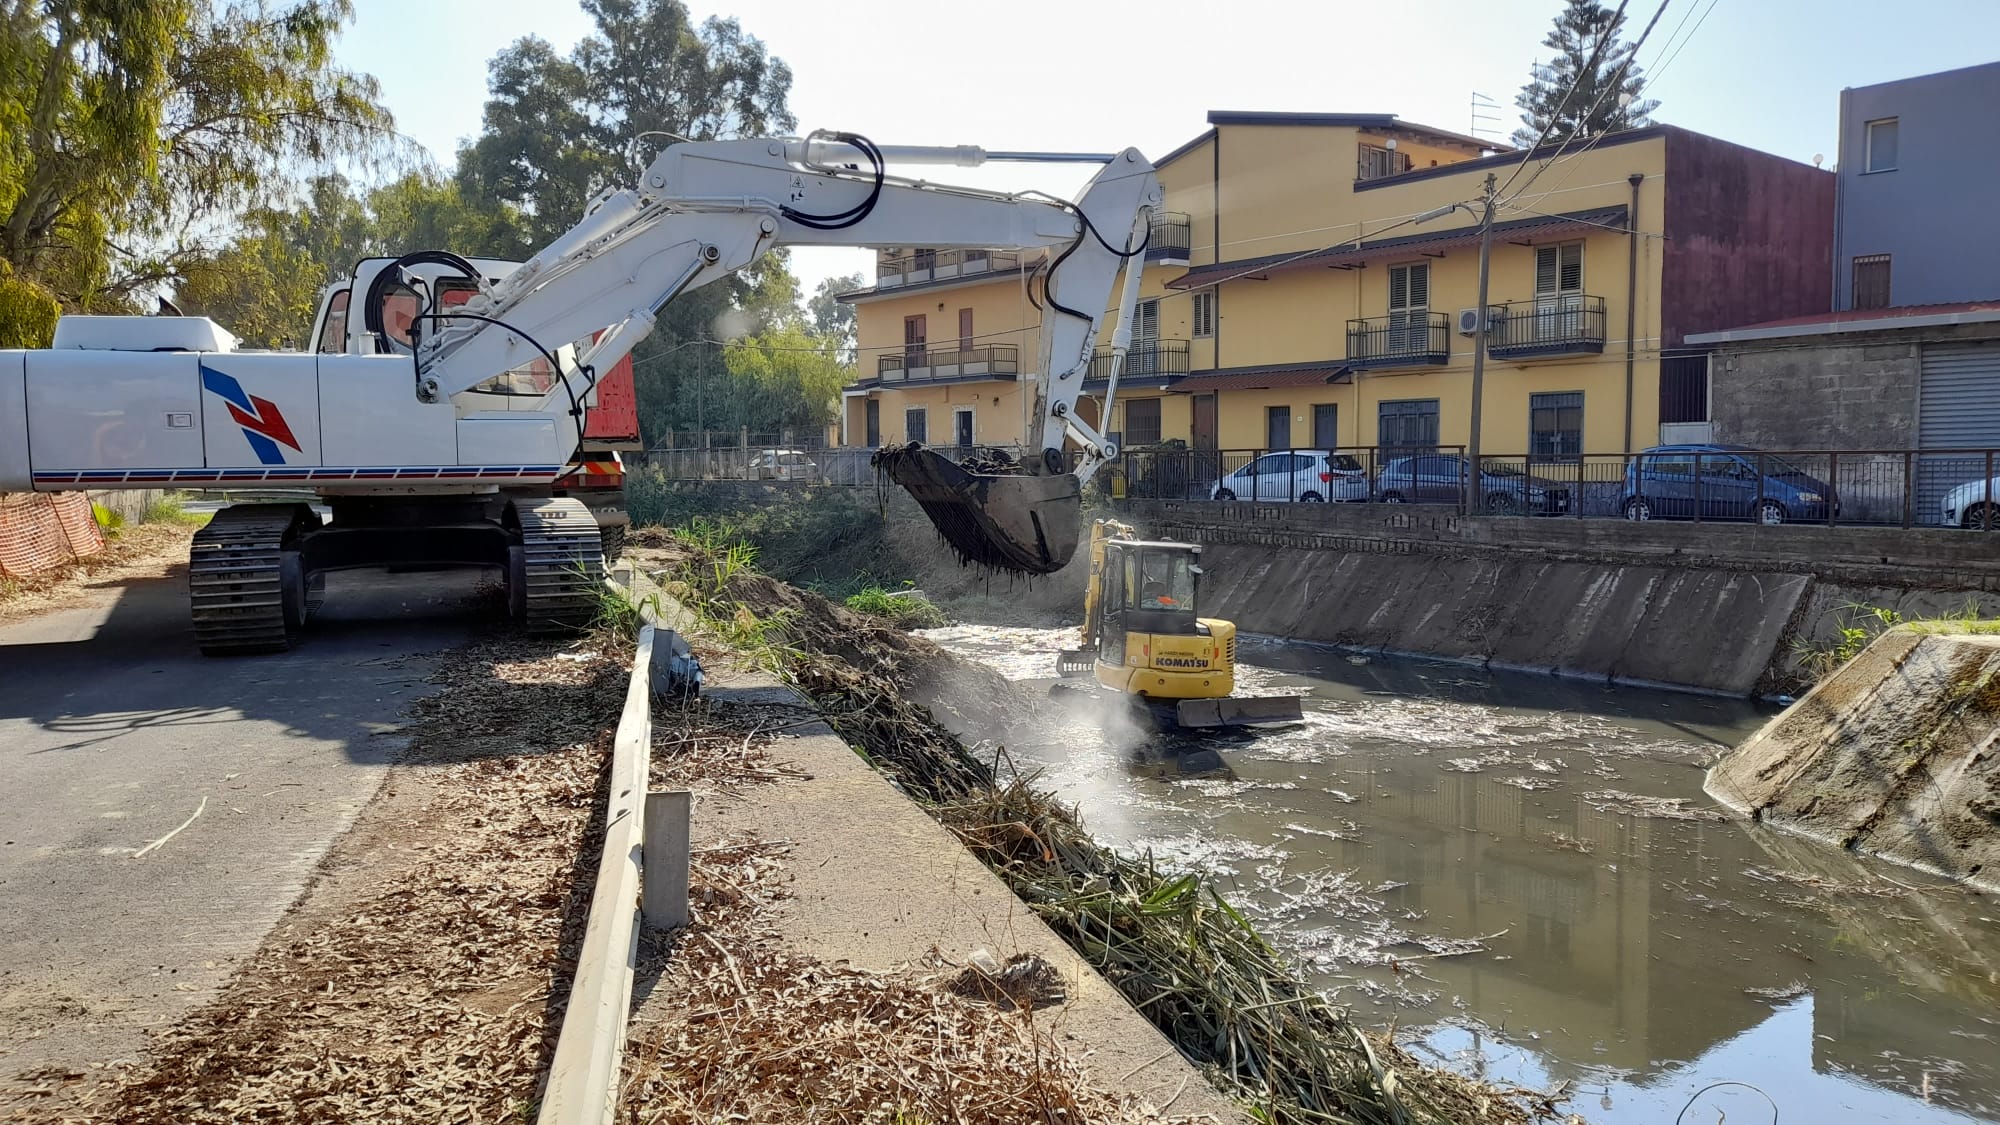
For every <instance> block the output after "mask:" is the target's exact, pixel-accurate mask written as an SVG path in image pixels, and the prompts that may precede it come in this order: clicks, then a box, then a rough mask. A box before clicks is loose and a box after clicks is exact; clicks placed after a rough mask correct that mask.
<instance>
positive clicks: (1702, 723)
mask: <svg viewBox="0 0 2000 1125" xmlns="http://www.w3.org/2000/svg"><path fill="white" fill-rule="evenodd" d="M934 636H935V637H936V639H938V640H940V641H941V642H942V643H944V644H946V645H947V646H948V647H952V648H954V649H956V650H958V651H960V652H962V653H965V654H967V655H971V656H975V657H979V658H982V659H987V660H989V661H990V662H991V663H993V664H994V665H995V666H996V667H1000V668H1001V669H1002V670H1003V671H1005V672H1007V673H1008V674H1010V675H1012V676H1015V677H1017V678H1033V677H1038V676H1040V675H1042V674H1045V673H1046V670H1047V669H1048V668H1049V666H1050V665H1049V663H1048V658H1047V656H1046V655H1045V654H1047V653H1049V652H1052V651H1053V650H1054V649H1055V648H1056V647H1058V646H1059V645H1060V644H1063V643H1067V641H1068V638H1066V637H1064V636H1062V634H1060V633H1052V632H1045V631H1035V630H985V629H979V628H971V627H961V628H957V629H953V630H944V631H940V632H939V633H938V634H934ZM1244 655H1245V658H1246V662H1247V663H1249V664H1250V665H1251V666H1250V667H1246V668H1245V669H1244V670H1243V675H1242V677H1241V679H1242V682H1243V684H1244V687H1245V690H1249V691H1296V692H1300V693H1303V694H1306V695H1308V696H1309V699H1308V701H1307V705H1306V713H1307V721H1306V723H1305V724H1304V725H1302V726H1300V727H1297V728H1291V729H1288V730H1285V731H1280V732H1271V733H1266V734H1264V735H1261V736H1259V737H1257V738H1255V739H1254V740H1247V741H1242V742H1238V743H1236V744H1234V745H1231V746H1229V747H1226V748H1225V750H1224V753H1225V756H1226V757H1227V758H1228V760H1229V763H1230V765H1231V768H1232V769H1231V776H1230V777H1227V778H1222V779H1212V778H1211V779H1188V778H1173V777H1171V776H1169V777H1155V776H1149V775H1146V774H1141V773H1134V772H1131V771H1128V770H1125V769H1123V768H1121V766H1120V763H1121V761H1122V747H1121V745H1120V744H1119V740H1118V739H1117V738H1115V737H1114V738H1110V739H1107V738H1105V737H1104V736H1103V735H1101V734H1097V733H1094V732H1093V731H1091V730H1090V729H1089V728H1088V725H1087V724H1086V723H1082V722H1079V723H1076V724H1074V725H1067V726H1064V727H1063V728H1062V729H1060V730H1052V731H1048V732H1046V737H1043V738H1039V739H1037V740H1035V741H1037V742H1038V743H1039V745H1034V746H1017V747H1015V748H1014V749H1015V750H1016V751H1017V752H1019V753H1025V754H1027V755H1029V756H1031V757H1033V758H1035V759H1036V760H1039V761H1041V762H1043V763H1044V764H1045V765H1046V766H1047V767H1048V781H1049V783H1050V784H1052V785H1053V786H1055V787H1056V788H1058V789H1059V790H1060V791H1062V792H1063V793H1064V794H1065V795H1067V796H1069V797H1071V798H1073V799H1075V800H1077V801H1078V802H1079V803H1080V804H1081V805H1082V807H1083V812H1084V815H1085V817H1086V818H1087V820H1088V821H1089V822H1090V823H1091V824H1092V825H1093V826H1094V827H1095V828H1096V829H1097V830H1098V831H1099V832H1100V833H1101V834H1103V835H1104V836H1106V837H1108V838H1110V839H1112V840H1113V841H1115V842H1118V843H1120V844H1122V845H1125V846H1130V847H1135V848H1151V849H1152V850H1153V851H1154V852H1155V853H1156V854H1157V855H1158V856H1160V857H1161V858H1162V859H1163V860H1165V861H1167V862H1171V863H1177V864H1181V865H1184V866H1187V867H1191V868H1197V869H1201V870H1205V871H1208V872H1211V873H1214V874H1215V875H1217V876H1218V878H1220V879H1222V880H1223V881H1224V882H1225V884H1227V883H1233V884H1234V885H1235V887H1236V888H1237V894H1238V897H1239V898H1241V899H1243V900H1245V901H1246V903H1248V904H1249V905H1251V906H1253V907H1254V909H1255V910H1256V912H1257V914H1258V916H1259V918H1260V921H1261V922H1262V923H1263V925H1264V926H1265V927H1266V928H1267V929H1269V930H1270V931H1271V932H1272V933H1273V934H1274V935H1275V936H1276V937H1277V939H1278V940H1280V941H1281V942H1282V943H1284V944H1285V945H1286V946H1287V947H1288V948H1289V949H1290V950H1291V951H1292V952H1293V954H1294V955H1295V956H1296V957H1297V958H1298V959H1299V960H1300V961H1301V962H1302V963H1303V964H1305V965H1307V966H1308V967H1310V969H1311V970H1312V971H1314V972H1315V973H1316V974H1317V975H1318V977H1319V979H1320V981H1321V982H1322V983H1323V984H1324V985H1326V986H1327V987H1329V988H1332V989H1334V990H1336V991H1338V992H1340V993H1341V994H1342V996H1343V999H1345V1000H1346V1001H1347V1002H1349V1003H1351V1004H1354V1005H1356V1006H1357V1007H1360V1008H1364V1009H1366V1010H1368V1011H1371V1012H1372V1013H1373V1014H1375V1015H1376V1016H1378V1017H1380V1018H1381V1019H1383V1020H1387V1019H1390V1018H1393V1019H1395V1020H1397V1021H1398V1022H1400V1023H1401V1024H1403V1025H1405V1026H1425V1027H1428V1028H1429V1031H1428V1037H1427V1039H1426V1042H1427V1044H1428V1045H1429V1047H1430V1048H1431V1049H1432V1050H1434V1051H1435V1052H1437V1053H1438V1054H1439V1056H1440V1057H1443V1058H1446V1059H1448V1060H1450V1061H1451V1062H1452V1063H1453V1064H1454V1065H1458V1066H1463V1067H1467V1068H1473V1069H1483V1070H1484V1071H1486V1073H1488V1074H1489V1075H1491V1076H1493V1077H1497V1078H1505V1079H1510V1080H1513V1081H1518V1082H1521V1083H1523V1084H1526V1085H1535V1086H1550V1085H1554V1084H1555V1083H1558V1082H1568V1083H1570V1084H1571V1087H1572V1089H1573V1090H1575V1091H1577V1092H1578V1094H1577V1098H1576V1102H1575V1105H1574V1108H1576V1109H1578V1110H1580V1111H1582V1112H1584V1113H1585V1114H1586V1115H1587V1116H1588V1117H1590V1118H1591V1119H1593V1120H1605V1121H1671V1120H1673V1118H1674V1115H1675V1114H1676V1113H1678V1112H1679V1111H1680V1109H1681V1107H1682V1106H1683V1105H1684V1104H1686V1103H1687V1101H1688V1099H1689V1098H1690V1096H1692V1095H1693V1094H1695V1092H1696V1091H1698V1090H1700V1089H1701V1088H1702V1087H1703V1086H1705V1085H1707V1084H1709V1083H1711V1082H1715V1081H1720V1080H1724V1079H1730V1080H1735V1081H1741V1082H1749V1083H1754V1084H1755V1085H1756V1086H1758V1087H1760V1088H1761V1089H1763V1090H1764V1091H1767V1092H1768V1093H1769V1095H1770V1096H1771V1097H1772V1098H1773V1099H1774V1100H1775V1101H1776V1102H1777V1103H1778V1104H1779V1106H1780V1107H1781V1108H1782V1110H1783V1114H1782V1118H1783V1119H1785V1120H1814V1121H1820V1120H1825V1121H1868V1120H1888V1119H1895V1120H1903V1121H1956V1120H1966V1119H1968V1117H1969V1118H1971V1119H1979V1118H1986V1119H1991V1118H1993V1117H1995V1116H1996V1115H2000V1065H1996V1063H2000V1022H1996V1019H2000V1017H1996V1015H1995V1013H1996V1011H2000V1004H1996V1001H2000V954H1996V951H2000V942H1996V940H1995V939H1996V937H2000V924H1996V918H1995V914H1996V913H2000V909H1996V907H1995V904H1993V903H1992V902H1990V901H1989V900H1985V899H1981V898H1978V897H1973V896H1968V895H1966V894H1965V893H1963V892H1961V891H1957V890H1951V889H1944V890H1938V889H1933V888H1932V887H1931V886H1930V885H1929V884H1928V883H1927V882H1926V881H1925V880H1922V879H1921V878H1920V877H1918V876H1916V875H1914V874H1912V873H1910V872H1906V871H1903V870H1901V869H1898V868H1890V867H1885V866H1881V865H1873V864H1863V863H1860V862H1857V861H1854V860H1851V859H1849V858H1848V857H1845V856H1843V855H1841V854H1839V853H1837V852H1831V851H1830V850H1828V849H1823V848H1818V847H1814V846H1811V845H1807V844H1804V843H1802V842H1800V841H1797V840H1793V839H1789V838H1785V837H1778V836H1774V835H1772V834H1770V833H1766V832H1763V831H1756V830H1751V829H1749V828H1747V827H1746V826H1743V825H1740V824H1737V823H1734V822H1729V821H1724V820H1720V819H1716V818H1715V817H1714V814H1713V813H1712V812H1711V811H1710V809H1711V806H1710V804H1709V802H1708V801H1707V800H1706V798H1705V797H1704V796H1703V795H1702V793H1701V789H1700V785H1701V773H1700V769H1699V767H1700V766H1701V765H1703V764H1705V763H1706V762H1707V761H1708V760H1710V759H1711V758H1712V757H1713V756H1714V755H1715V754H1716V753H1718V752H1720V751H1721V750H1722V749H1724V748H1726V747H1727V746H1729V745H1733V744H1734V743H1735V742H1736V741H1738V740H1740V739H1741V738H1743V737H1744V736H1746V735H1747V734H1748V733H1749V732H1750V731H1752V730H1754V729H1755V727H1756V726H1757V725H1758V724H1760V723H1761V722H1762V721H1764V720H1765V719H1766V718H1767V717H1768V713H1767V712H1764V711H1760V710H1759V709H1757V708H1755V707H1752V706H1751V705H1748V704H1745V703H1742V702H1740V701H1732V700H1722V699H1707V698H1702V697H1695V696H1680V695H1673V694H1667V693H1657V692H1644V691H1634V690H1630V689H1610V688H1605V687H1602V686H1598V685H1592V684H1585V683H1578V682H1569V681H1561V680H1554V679H1550V678H1545V677H1524V676H1496V675H1488V674H1485V673H1481V672H1476V671H1471V670H1468V669H1465V668H1462V667H1457V666H1452V665H1436V664H1425V663H1412V662H1403V661H1385V660H1379V659H1375V660H1368V661H1366V662H1356V661H1357V659H1358V658H1350V657H1348V656H1345V655H1343V654H1339V653H1330V652H1324V651H1316V650H1311V649H1301V648H1277V647H1272V648H1246V650H1245V653H1244ZM1699 1104H1700V1105H1701V1106H1703V1107H1704V1108H1708V1107H1713V1108H1714V1109H1716V1110H1719V1111H1724V1112H1727V1113H1728V1115H1729V1119H1730V1120H1732V1121H1762V1120H1767V1119H1768V1116H1769V1113H1770V1110H1769V1108H1768V1107H1765V1106H1764V1103H1763V1102H1762V1101H1761V1099H1760V1098H1759V1097H1758V1096H1757V1095H1756V1094H1755V1093H1754V1092H1749V1091H1744V1090H1741V1089H1737V1088H1733V1087H1732V1088H1726V1089H1721V1090H1715V1091H1710V1092H1709V1093H1707V1094H1705V1095H1703V1097H1702V1100H1701V1102H1700V1103H1699ZM1701 1119H1703V1120H1714V1119H1715V1114H1713V1113H1707V1114H1705V1115H1703V1116H1702V1117H1701Z"/></svg>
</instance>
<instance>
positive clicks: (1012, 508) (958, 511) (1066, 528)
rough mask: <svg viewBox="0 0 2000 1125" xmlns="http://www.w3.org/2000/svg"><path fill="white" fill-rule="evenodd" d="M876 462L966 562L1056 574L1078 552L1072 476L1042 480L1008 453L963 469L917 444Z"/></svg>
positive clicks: (885, 452) (1078, 497)
mask: <svg viewBox="0 0 2000 1125" xmlns="http://www.w3.org/2000/svg"><path fill="white" fill-rule="evenodd" d="M871 460H872V463H873V464H874V466H875V468H876V471H877V472H879V473H881V474H883V475H884V476H887V477H888V478H889V479H890V480H893V481H895V482H896V483H897V484H899V485H902V486H903V489H904V491H906V492H908V493H909V494H910V495H911V496H912V497H914V498H915V499H916V501H917V503H918V505H920V506H921V507H922V508H923V510H924V514H925V515H926V516H929V517H930V521H931V525H932V526H933V527H936V528H937V530H938V534H939V535H942V536H944V540H945V542H947V543H949V544H951V546H952V549H953V550H955V551H957V552H958V557H959V559H960V560H961V561H963V562H968V563H974V564H977V565H979V566H986V567H992V568H993V569H995V570H1010V571H1014V572H1015V573H1017V574H1050V573H1053V572H1055V571H1058V570H1061V569H1062V568H1063V567H1064V565H1066V564H1067V563H1068V562H1069V560H1070V557H1071V556H1072V555H1074V554H1076V546H1077V539H1078V535H1079V528H1080V526H1081V524H1082V519H1083V516H1082V512H1083V499H1082V490H1081V489H1080V488H1079V487H1078V485H1077V480H1076V476H1075V475H1074V474H1072V473H1061V474H1054V475H1048V476H1038V475H1035V474H1032V473H1028V472H1024V471H1022V469H1021V467H1020V466H1019V465H1018V464H1017V463H1016V462H1014V461H1013V460H1012V459H1011V458H1008V457H1006V456H1005V455H1004V454H1002V455H996V456H994V457H992V458H989V459H986V460H983V461H970V460H969V461H967V462H966V463H965V464H963V465H960V464H956V463H954V462H952V461H951V460H950V459H948V458H946V457H944V456H941V455H940V454H938V453H937V452H935V451H933V450H929V449H925V448H923V447H922V446H920V445H917V444H915V443H911V444H909V445H905V446H893V447H889V448H885V449H882V450H880V451H878V452H877V453H876V454H875V456H874V457H873V458H872V459H871Z"/></svg>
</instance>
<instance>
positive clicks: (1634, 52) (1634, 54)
mask: <svg viewBox="0 0 2000 1125" xmlns="http://www.w3.org/2000/svg"><path fill="white" fill-rule="evenodd" d="M1669 2H1670V0H1660V6H1659V7H1657V8H1655V9H1653V18H1652V19H1650V20H1647V21H1646V29H1645V30H1644V31H1641V32H1640V33H1639V38H1638V39H1637V40H1635V41H1634V42H1633V44H1632V47H1631V49H1630V50H1628V51H1626V52H1625V61H1624V62H1623V63H1622V64H1620V66H1619V67H1618V71H1617V73H1616V74H1613V75H1612V76H1611V81H1609V82H1607V83H1605V84H1604V92H1603V93H1601V94H1599V95H1598V96H1597V101H1596V102H1594V103H1592V105H1591V107H1590V109H1588V110H1587V111H1585V113H1584V115H1583V119H1582V120H1583V121H1584V122H1588V121H1589V120H1590V119H1591V118H1592V117H1594V116H1596V115H1597V111H1598V109H1599V107H1601V106H1603V105H1604V99H1606V98H1608V97H1610V96H1611V92H1612V91H1614V90H1617V89H1618V88H1619V87H1621V86H1623V85H1624V84H1625V73H1626V72H1627V71H1629V70H1630V69H1632V63H1633V62H1634V61H1635V60H1637V59H1638V57H1639V48H1641V47H1643V46H1645V45H1646V37H1647V36H1649V35H1651V34H1653V28H1654V27H1655V26H1656V25H1658V24H1659V22H1660V17H1661V16H1662V15H1664V14H1665V13H1666V10H1667V4H1668V3H1669ZM1605 135H1606V134H1605V133H1602V132H1599V133H1593V134H1591V135H1590V136H1589V137H1588V138H1587V139H1585V141H1584V144H1583V147H1582V148H1580V149H1578V150H1577V151H1576V155H1578V156H1582V155H1583V154H1584V153H1586V152H1589V151H1590V150H1591V148H1592V147H1593V146H1594V145H1596V144H1597V142H1598V141H1599V140H1600V139H1602V138H1603V137H1604V136H1605ZM1575 139H1576V134H1575V133H1571V134H1570V135H1569V136H1567V137H1565V138H1563V142H1562V143H1561V144H1559V145H1557V146H1556V151H1555V153H1554V155H1552V156H1550V157H1549V158H1548V159H1547V160H1544V161H1542V163H1541V166H1540V167H1538V168H1536V169H1535V174H1534V175H1532V176H1529V177H1528V182H1527V183H1525V184H1522V185H1521V190H1520V192H1517V193H1516V195H1517V196H1518V195H1522V194H1526V193H1527V190H1528V189H1529V188H1531V187H1534V186H1535V181H1536V180H1539V179H1541V178H1542V173H1543V172H1546V171H1548V168H1549V165H1551V164H1554V163H1555V162H1556V161H1558V160H1560V159H1562V154H1563V150H1564V149H1566V148H1568V147H1569V143H1570V142H1571V141H1573V140H1575Z"/></svg>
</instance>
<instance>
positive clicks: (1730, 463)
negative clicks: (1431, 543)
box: [1480, 449, 2000, 529]
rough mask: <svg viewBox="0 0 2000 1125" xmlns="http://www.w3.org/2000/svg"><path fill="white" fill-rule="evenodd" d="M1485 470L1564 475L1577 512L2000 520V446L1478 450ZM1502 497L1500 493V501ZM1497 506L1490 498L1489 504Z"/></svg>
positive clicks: (1942, 522)
mask: <svg viewBox="0 0 2000 1125" xmlns="http://www.w3.org/2000/svg"><path fill="white" fill-rule="evenodd" d="M1480 460H1481V462H1482V464H1483V465H1484V466H1485V468H1486V473H1484V474H1483V475H1482V480H1492V479H1494V477H1495V475H1496V474H1501V475H1505V476H1509V477H1525V478H1531V479H1534V480H1537V481H1548V482H1554V483H1557V484H1559V485H1560V486H1561V487H1563V488H1565V489H1568V490H1569V491H1571V492H1572V493H1573V494H1574V495H1576V496H1577V497H1578V498H1579V500H1580V503H1579V505H1578V508H1577V511H1576V512H1575V513H1574V514H1576V515H1579V516H1599V517H1603V516H1622V517H1624V518H1626V519H1635V520H1639V519H1644V520H1654V519H1678V520H1689V521H1693V522H1701V521H1723V522H1730V521H1733V522H1757V523H1767V524H1778V523H1822V524H1826V525H1827V526H1829V527H1833V526H1872V527H1972V528H1982V529H1985V528H1990V527H1992V526H1993V525H1994V524H1996V523H2000V481H1996V480H1995V479H1994V468H1995V461H1996V460H2000V450H1993V449H1885V450H1883V449H1878V450H1867V449H1842V450H1726V451H1709V452H1667V453H1645V454H1607V455H1585V456H1582V457H1568V458H1535V457H1519V456H1514V457H1482V458H1480ZM1502 505H1503V506H1504V501H1503V502H1502ZM1483 506H1484V507H1485V509H1486V510H1488V511H1492V510H1494V506H1493V505H1492V504H1491V503H1486V504H1484V505H1483Z"/></svg>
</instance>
